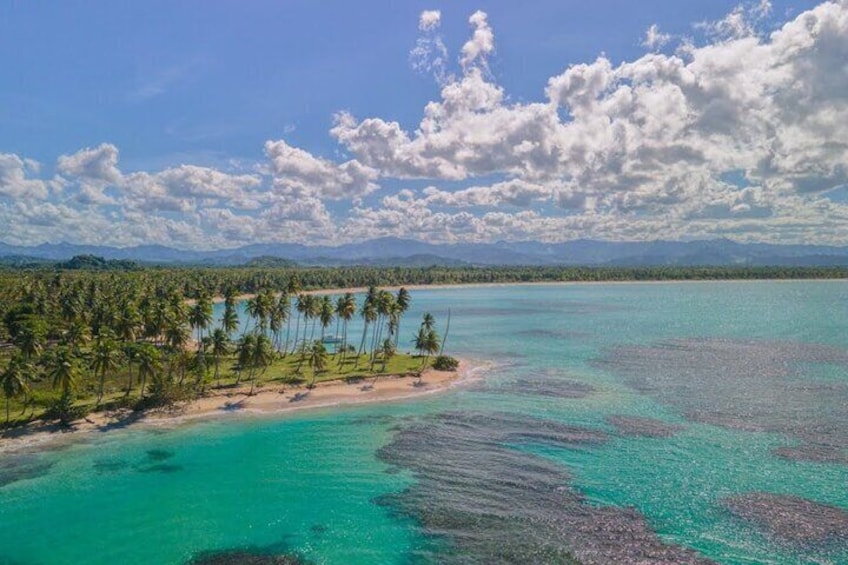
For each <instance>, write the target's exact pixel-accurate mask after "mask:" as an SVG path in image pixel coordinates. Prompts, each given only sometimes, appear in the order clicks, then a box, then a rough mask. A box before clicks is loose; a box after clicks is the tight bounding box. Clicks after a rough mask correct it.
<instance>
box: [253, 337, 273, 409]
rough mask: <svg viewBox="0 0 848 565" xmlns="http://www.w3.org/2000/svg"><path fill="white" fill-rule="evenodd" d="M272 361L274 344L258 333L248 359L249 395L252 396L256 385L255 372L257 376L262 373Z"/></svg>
mask: <svg viewBox="0 0 848 565" xmlns="http://www.w3.org/2000/svg"><path fill="white" fill-rule="evenodd" d="M273 362H274V344H273V342H272V341H271V340H270V339H269V338H268V336H267V335H265V334H259V335H258V336H257V337H256V344H255V345H254V347H253V355H252V357H251V359H250V369H251V372H250V392H249V393H248V394H249V395H250V396H253V390H254V387H255V386H256V377H257V375H256V372H257V371H258V372H259V376H261V375H263V374H264V373H265V371H266V370H267V369H268V367H270V366H271V363H273Z"/></svg>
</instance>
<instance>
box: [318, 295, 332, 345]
mask: <svg viewBox="0 0 848 565" xmlns="http://www.w3.org/2000/svg"><path fill="white" fill-rule="evenodd" d="M334 313H335V312H334V310H333V302H332V300H331V299H330V296H329V295H326V294H325V295H324V296H322V297H321V312H320V314H319V317H320V319H321V339H322V340H323V339H324V334H326V332H327V328H328V327H329V326H330V324H332V323H333V315H334Z"/></svg>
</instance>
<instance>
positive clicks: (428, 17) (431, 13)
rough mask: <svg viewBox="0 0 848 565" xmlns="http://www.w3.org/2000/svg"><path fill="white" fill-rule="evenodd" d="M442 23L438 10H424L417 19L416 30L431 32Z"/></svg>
mask: <svg viewBox="0 0 848 565" xmlns="http://www.w3.org/2000/svg"><path fill="white" fill-rule="evenodd" d="M441 23H442V12H440V11H439V10H424V11H423V12H421V15H420V16H419V18H418V29H420V30H421V31H432V30H434V29H436V28H437V27H439V24H441Z"/></svg>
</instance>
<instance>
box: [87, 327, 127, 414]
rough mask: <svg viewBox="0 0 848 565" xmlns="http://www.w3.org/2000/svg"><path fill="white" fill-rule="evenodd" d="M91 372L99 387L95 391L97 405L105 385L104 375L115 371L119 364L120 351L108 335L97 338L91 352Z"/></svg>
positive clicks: (101, 398)
mask: <svg viewBox="0 0 848 565" xmlns="http://www.w3.org/2000/svg"><path fill="white" fill-rule="evenodd" d="M91 354H92V357H91V370H92V371H94V374H95V375H98V377H99V382H100V386H99V387H98V390H97V405H98V406H99V405H100V402H101V401H102V400H103V389H104V387H105V384H106V373H108V372H110V371H114V370H115V369H117V368H118V367H119V366H120V364H121V362H120V350H119V349H118V344H117V342H116V341H115V340H114V339H113V337H112V335H111V334H109V333H105V332H104V333H102V334H100V335H99V336H97V339H96V340H95V342H94V347H93V348H92V351H91Z"/></svg>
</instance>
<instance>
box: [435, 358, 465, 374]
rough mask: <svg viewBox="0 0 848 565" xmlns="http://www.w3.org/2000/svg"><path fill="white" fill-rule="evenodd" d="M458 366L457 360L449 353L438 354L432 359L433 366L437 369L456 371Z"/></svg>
mask: <svg viewBox="0 0 848 565" xmlns="http://www.w3.org/2000/svg"><path fill="white" fill-rule="evenodd" d="M457 367H459V360H457V359H456V358H455V357H451V356H450V355H439V356H438V357H436V358H435V359H433V368H434V369H436V370H437V371H456V368H457Z"/></svg>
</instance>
